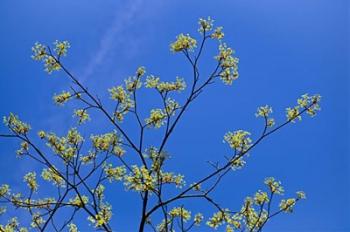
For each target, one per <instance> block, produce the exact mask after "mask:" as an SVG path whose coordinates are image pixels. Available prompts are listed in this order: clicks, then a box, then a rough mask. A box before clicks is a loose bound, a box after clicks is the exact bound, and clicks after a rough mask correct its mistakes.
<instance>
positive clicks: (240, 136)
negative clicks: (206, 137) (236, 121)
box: [224, 130, 252, 152]
mask: <svg viewBox="0 0 350 232" xmlns="http://www.w3.org/2000/svg"><path fill="white" fill-rule="evenodd" d="M249 135H250V133H249V132H247V131H243V130H238V131H234V132H227V133H226V134H225V136H224V142H227V143H228V144H229V146H230V147H231V148H232V149H235V150H237V151H242V152H244V151H246V150H247V149H249V147H250V146H251V144H252V140H251V139H250V138H249V137H248V136H249Z"/></svg>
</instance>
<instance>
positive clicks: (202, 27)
mask: <svg viewBox="0 0 350 232" xmlns="http://www.w3.org/2000/svg"><path fill="white" fill-rule="evenodd" d="M198 24H199V28H198V31H199V33H201V34H204V32H209V31H211V30H212V29H213V25H214V20H213V19H211V18H210V17H208V18H207V19H203V18H200V19H199V21H198ZM222 29H223V27H217V28H215V30H214V32H213V33H212V34H211V35H210V38H212V39H218V40H220V39H222V38H224V33H223V32H222Z"/></svg>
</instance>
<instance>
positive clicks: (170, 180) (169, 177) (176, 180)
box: [159, 171, 186, 188]
mask: <svg viewBox="0 0 350 232" xmlns="http://www.w3.org/2000/svg"><path fill="white" fill-rule="evenodd" d="M159 175H160V180H161V182H162V183H164V184H175V186H176V187H177V188H182V187H183V186H184V185H185V184H186V182H185V180H184V176H183V175H181V174H177V175H176V174H174V173H172V172H162V171H161V172H160V173H159Z"/></svg>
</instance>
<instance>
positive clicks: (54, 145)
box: [38, 128, 83, 163]
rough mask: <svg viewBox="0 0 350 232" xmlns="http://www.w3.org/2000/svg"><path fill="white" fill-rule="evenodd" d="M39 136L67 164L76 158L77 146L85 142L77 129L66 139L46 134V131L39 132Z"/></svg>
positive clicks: (69, 133) (71, 131)
mask: <svg viewBox="0 0 350 232" xmlns="http://www.w3.org/2000/svg"><path fill="white" fill-rule="evenodd" d="M38 136H39V137H40V138H41V139H46V141H47V143H46V145H47V146H48V147H50V148H51V149H52V151H53V152H54V153H55V154H57V155H59V156H60V157H61V158H63V160H64V161H65V162H66V163H67V162H69V161H70V160H71V159H73V158H74V157H76V155H77V145H79V144H80V143H81V142H82V141H83V137H82V136H81V135H80V134H79V132H78V130H77V129H76V128H71V129H70V130H69V131H68V133H67V136H66V137H58V136H57V135H55V134H54V133H48V134H46V133H45V131H39V132H38Z"/></svg>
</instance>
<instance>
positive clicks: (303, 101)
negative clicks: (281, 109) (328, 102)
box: [286, 94, 321, 122]
mask: <svg viewBox="0 0 350 232" xmlns="http://www.w3.org/2000/svg"><path fill="white" fill-rule="evenodd" d="M320 101H321V96H320V95H318V94H315V95H313V96H309V95H308V94H304V95H302V96H301V97H300V98H299V99H298V100H297V103H298V105H297V106H294V107H288V108H287V109H286V117H287V120H288V121H291V122H295V120H296V119H298V120H299V121H300V120H301V110H303V111H306V113H307V114H308V115H310V116H311V117H313V116H315V115H316V114H317V111H319V110H321V108H320V105H319V103H320Z"/></svg>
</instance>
